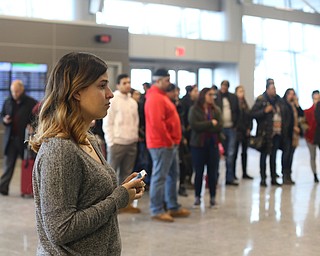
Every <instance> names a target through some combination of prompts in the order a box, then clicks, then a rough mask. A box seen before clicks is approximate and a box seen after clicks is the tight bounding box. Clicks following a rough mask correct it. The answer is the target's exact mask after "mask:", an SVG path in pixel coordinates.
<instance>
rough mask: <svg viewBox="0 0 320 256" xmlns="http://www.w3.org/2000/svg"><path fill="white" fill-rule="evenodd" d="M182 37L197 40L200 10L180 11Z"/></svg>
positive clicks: (187, 9) (188, 9)
mask: <svg viewBox="0 0 320 256" xmlns="http://www.w3.org/2000/svg"><path fill="white" fill-rule="evenodd" d="M182 17H183V22H182V24H181V25H182V37H185V38H189V39H197V38H199V34H200V33H199V32H200V31H199V19H200V10H198V9H190V8H186V9H184V10H182Z"/></svg>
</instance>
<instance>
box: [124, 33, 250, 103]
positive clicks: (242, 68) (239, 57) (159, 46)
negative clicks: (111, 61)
mask: <svg viewBox="0 0 320 256" xmlns="http://www.w3.org/2000/svg"><path fill="white" fill-rule="evenodd" d="M151 46H152V47H151ZM177 46H183V47H184V48H185V50H186V52H185V56H179V57H177V56H175V47H177ZM129 51H130V58H133V59H145V60H157V59H159V60H164V59H165V60H171V61H184V62H188V61H190V62H192V61H193V62H201V63H214V64H215V74H214V76H215V79H214V80H215V81H214V82H215V83H216V84H217V85H220V82H221V81H222V80H224V79H228V80H229V81H230V85H231V88H230V89H231V90H233V88H234V87H236V86H237V85H239V84H242V85H243V86H244V87H245V89H246V98H247V100H248V102H249V104H252V103H253V101H254V96H253V82H254V67H255V45H252V44H243V43H238V42H214V41H205V40H193V39H183V38H174V37H162V36H146V35H130V44H129Z"/></svg>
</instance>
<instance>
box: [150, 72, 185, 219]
mask: <svg viewBox="0 0 320 256" xmlns="http://www.w3.org/2000/svg"><path fill="white" fill-rule="evenodd" d="M153 81H154V84H153V85H152V86H151V88H150V89H149V90H148V92H147V95H146V103H145V117H146V142H147V147H148V149H149V152H150V154H151V158H152V162H153V168H152V177H151V183H150V211H151V216H152V219H154V220H158V221H164V222H173V221H174V217H187V216H189V215H190V211H189V210H187V209H185V208H182V207H180V205H179V204H178V193H177V192H178V191H177V179H178V177H179V156H178V146H179V144H180V141H181V124H180V119H179V115H178V112H177V110H176V107H175V105H174V104H173V103H172V102H171V100H170V99H169V97H168V96H167V95H166V90H167V88H168V87H169V85H170V75H169V73H168V71H167V70H165V69H158V70H157V71H156V72H155V73H154V75H153ZM164 203H165V205H166V209H167V210H168V211H166V210H165V208H164Z"/></svg>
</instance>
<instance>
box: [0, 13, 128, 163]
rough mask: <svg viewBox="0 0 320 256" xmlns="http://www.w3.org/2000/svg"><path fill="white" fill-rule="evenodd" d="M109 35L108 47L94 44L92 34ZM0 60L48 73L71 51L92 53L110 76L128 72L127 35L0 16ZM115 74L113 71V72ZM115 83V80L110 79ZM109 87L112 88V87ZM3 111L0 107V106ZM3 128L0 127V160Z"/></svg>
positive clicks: (107, 29)
mask: <svg viewBox="0 0 320 256" xmlns="http://www.w3.org/2000/svg"><path fill="white" fill-rule="evenodd" d="M99 34H108V35H111V37H112V40H111V42H110V43H108V44H101V43H97V42H95V40H94V37H95V35H99ZM0 35H1V36H0V61H8V62H31V63H44V64H47V65H48V67H49V71H50V69H51V68H52V66H53V65H54V64H55V63H56V61H57V60H58V59H59V58H60V57H62V56H63V55H64V54H66V53H68V52H72V51H85V52H91V53H94V54H96V55H98V56H99V57H101V58H102V59H104V60H105V61H106V62H107V63H109V64H110V66H111V67H110V74H109V76H110V75H111V73H112V74H113V76H116V75H118V73H120V72H129V57H128V55H129V49H128V48H129V43H128V42H129V34H128V29H127V28H121V27H109V26H104V25H93V24H89V23H76V24H75V23H66V22H56V23H53V22H52V21H51V22H49V21H43V20H36V19H34V20H30V19H17V18H15V19H12V18H9V17H3V16H2V17H0ZM114 71H115V72H114ZM110 80H111V81H112V80H114V77H112V78H111V79H110ZM111 86H112V85H111ZM0 107H1V108H2V106H0ZM3 129H4V128H3V125H2V122H1V125H0V145H1V149H0V158H1V157H2V154H3V152H2V143H3V142H2V138H3V136H2V135H3Z"/></svg>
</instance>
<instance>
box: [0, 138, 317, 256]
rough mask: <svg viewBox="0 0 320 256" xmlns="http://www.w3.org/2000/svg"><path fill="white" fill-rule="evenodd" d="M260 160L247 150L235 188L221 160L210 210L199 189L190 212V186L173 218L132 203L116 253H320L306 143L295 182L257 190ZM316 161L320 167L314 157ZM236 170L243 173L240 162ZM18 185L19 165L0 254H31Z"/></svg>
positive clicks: (28, 213)
mask: <svg viewBox="0 0 320 256" xmlns="http://www.w3.org/2000/svg"><path fill="white" fill-rule="evenodd" d="M317 153H318V155H319V152H317ZM258 159H259V154H258V153H257V152H256V151H254V150H249V166H248V173H249V174H250V175H252V176H254V180H253V181H247V180H240V186H239V187H230V186H228V187H225V185H222V180H223V179H224V176H225V169H224V164H225V163H224V160H222V161H221V165H220V167H221V168H220V181H219V187H218V196H217V201H218V203H219V207H218V208H217V209H210V208H208V203H209V197H208V192H207V191H205V193H204V200H203V204H202V205H201V207H200V209H192V204H193V200H194V198H193V191H192V190H188V193H189V196H188V197H179V201H180V203H181V204H182V205H183V206H184V207H187V208H189V209H190V210H191V211H192V214H191V216H190V217H189V218H186V219H176V221H175V222H174V223H160V222H155V221H152V220H151V219H150V216H149V211H148V199H149V196H148V193H146V194H145V196H144V198H143V199H141V200H140V201H139V202H138V206H139V207H140V208H141V209H142V213H141V214H138V215H132V214H120V215H119V220H120V229H121V235H122V244H123V253H122V255H125V256H126V255H127V256H131V255H133V256H134V255H139V256H150V255H154V256H165V255H174V256H188V255H201V256H202V255H208V256H212V255H219V256H220V255H232V256H233V255H259V256H261V255H263V256H267V255H308V256H309V255H320V247H319V241H320V232H319V230H320V186H319V185H316V184H314V182H313V174H312V172H311V170H310V167H309V154H308V151H307V147H306V145H305V142H304V141H301V142H300V146H299V147H298V149H297V150H296V153H295V159H294V166H293V169H294V173H293V179H294V180H295V181H296V185H295V186H283V187H270V186H269V187H267V188H260V186H259V182H260V178H259V168H258ZM279 162H280V152H279V156H278V163H279ZM317 164H318V167H320V160H319V156H318V159H317ZM238 166H240V162H238ZM318 170H319V168H318ZM237 171H238V176H239V177H241V170H240V167H239V168H238V170H237ZM278 172H279V173H280V164H278ZM269 182H270V181H269ZM279 182H281V178H280V179H279ZM19 186H20V170H19V168H17V171H16V172H15V175H14V179H13V182H12V185H11V191H10V195H9V196H8V197H4V196H1V197H0V255H5V256H11V255H35V251H36V245H37V233H36V230H35V220H34V208H33V200H32V199H31V198H21V196H20V187H19Z"/></svg>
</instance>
